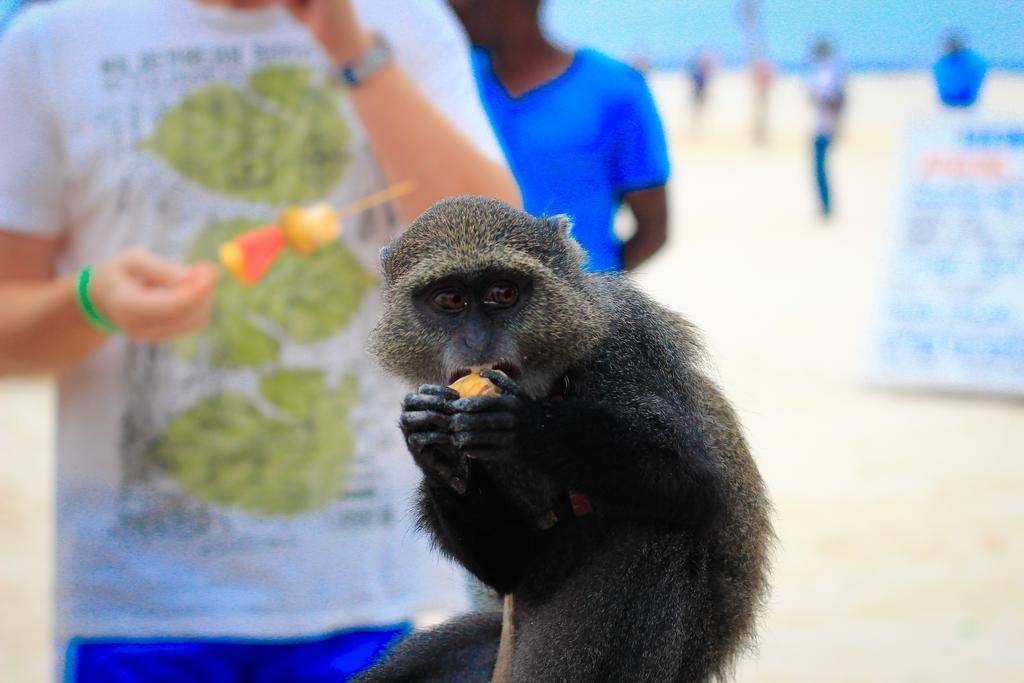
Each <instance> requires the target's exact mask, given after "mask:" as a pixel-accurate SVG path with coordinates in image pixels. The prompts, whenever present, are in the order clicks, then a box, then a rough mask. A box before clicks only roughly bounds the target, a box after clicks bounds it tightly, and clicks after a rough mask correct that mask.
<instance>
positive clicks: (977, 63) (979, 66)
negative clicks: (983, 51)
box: [934, 50, 988, 107]
mask: <svg viewBox="0 0 1024 683" xmlns="http://www.w3.org/2000/svg"><path fill="white" fill-rule="evenodd" d="M987 68H988V65H987V64H986V63H985V60H984V59H982V58H981V57H980V56H978V54H977V53H976V52H973V51H971V50H957V51H956V52H950V53H949V54H947V55H945V56H944V57H942V58H941V59H939V61H937V62H935V67H934V72H935V85H936V86H938V89H939V99H941V100H942V103H943V104H945V105H947V106H950V107H969V106H971V105H972V104H974V102H975V100H977V99H978V93H979V92H980V91H981V84H982V82H984V80H985V71H986V69H987Z"/></svg>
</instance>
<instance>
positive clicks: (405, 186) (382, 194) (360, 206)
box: [337, 180, 416, 220]
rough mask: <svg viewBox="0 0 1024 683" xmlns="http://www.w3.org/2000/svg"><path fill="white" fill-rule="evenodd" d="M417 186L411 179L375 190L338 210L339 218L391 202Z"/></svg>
mask: <svg viewBox="0 0 1024 683" xmlns="http://www.w3.org/2000/svg"><path fill="white" fill-rule="evenodd" d="M415 187H416V183H414V182H413V181H411V180H405V181H403V182H400V183H395V184H394V185H392V186H391V187H386V188H384V189H383V190H380V191H379V192H374V193H373V194H370V195H367V196H365V197H363V198H362V199H357V200H356V201H354V202H352V203H351V204H346V205H345V206H343V207H341V208H340V209H338V212H337V213H338V219H339V220H340V219H343V218H348V217H349V216H354V215H356V214H357V213H361V212H363V211H366V210H367V209H372V208H373V207H375V206H379V205H381V204H384V203H386V202H390V201H391V200H392V199H398V198H399V197H401V196H404V195H407V194H409V193H410V192H412V191H413V188H415Z"/></svg>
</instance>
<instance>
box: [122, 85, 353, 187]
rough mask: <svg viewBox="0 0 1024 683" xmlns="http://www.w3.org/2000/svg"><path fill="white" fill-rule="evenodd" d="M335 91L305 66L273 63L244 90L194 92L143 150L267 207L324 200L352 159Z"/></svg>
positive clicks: (189, 174)
mask: <svg viewBox="0 0 1024 683" xmlns="http://www.w3.org/2000/svg"><path fill="white" fill-rule="evenodd" d="M336 97H337V96H336V94H334V92H333V91H332V90H330V89H329V88H327V87H326V86H323V85H315V84H313V82H312V78H311V73H310V71H309V69H307V68H304V67H298V66H272V67H268V68H266V69H262V70H260V71H256V72H253V73H252V74H250V75H249V88H248V89H246V90H238V89H236V88H235V87H233V86H231V85H228V84H224V83H220V84H214V85H208V86H204V87H202V88H199V89H197V90H194V91H192V92H191V93H190V94H189V95H188V96H187V97H186V98H185V99H184V100H182V101H181V102H179V103H178V104H177V105H175V106H174V107H172V108H171V109H169V110H168V111H167V112H166V113H165V114H164V115H163V116H162V117H161V119H160V121H159V123H158V125H157V127H156V130H155V131H154V132H153V134H152V136H151V137H149V138H148V139H146V140H144V141H143V142H142V143H141V146H142V148H143V149H148V150H151V151H153V152H155V153H156V154H158V155H159V156H160V157H161V158H162V159H163V160H164V161H165V162H167V163H168V164H169V165H170V166H171V167H173V168H174V169H175V170H177V171H178V172H179V173H181V174H182V175H184V176H185V177H187V178H188V179H190V180H192V181H194V182H196V183H199V184H200V185H202V186H204V187H206V188H208V189H210V190H213V191H215V192H223V193H224V194H227V195H231V196H233V197H239V198H242V199H246V200H250V201H259V202H266V203H269V204H278V205H279V204H284V203H289V202H294V203H303V202H308V201H311V200H313V199H317V198H319V197H322V196H323V195H325V194H326V193H327V191H328V190H330V188H332V187H333V186H334V185H335V184H336V183H337V182H338V180H340V178H341V176H342V174H343V173H344V171H345V168H346V167H347V166H348V163H349V151H348V145H349V143H350V140H351V137H352V136H351V131H350V130H349V127H348V125H347V124H346V122H345V121H344V119H343V118H342V117H341V116H340V114H339V113H338V108H337V104H336Z"/></svg>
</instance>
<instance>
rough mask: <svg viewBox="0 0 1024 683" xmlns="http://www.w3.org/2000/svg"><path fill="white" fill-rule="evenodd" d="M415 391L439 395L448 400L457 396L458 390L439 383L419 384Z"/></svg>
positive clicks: (452, 399)
mask: <svg viewBox="0 0 1024 683" xmlns="http://www.w3.org/2000/svg"><path fill="white" fill-rule="evenodd" d="M417 391H418V392H419V393H421V394H430V395H432V396H440V397H441V398H446V399H448V400H449V401H454V400H456V399H457V398H459V392H457V391H455V390H454V389H452V388H451V387H445V386H441V385H440V384H421V385H420V388H419V389H418V390H417Z"/></svg>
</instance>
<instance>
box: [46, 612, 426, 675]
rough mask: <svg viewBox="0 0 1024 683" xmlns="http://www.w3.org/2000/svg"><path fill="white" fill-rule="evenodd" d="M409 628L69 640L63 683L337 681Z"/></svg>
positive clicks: (371, 659) (370, 661)
mask: <svg viewBox="0 0 1024 683" xmlns="http://www.w3.org/2000/svg"><path fill="white" fill-rule="evenodd" d="M411 631H412V627H411V625H409V624H398V625H395V626H387V627H382V628H375V629H358V630H350V631H341V632H338V633H335V634H332V635H330V636H326V637H323V638H308V639H302V640H271V641H265V640H215V639H206V640H163V639H135V640H112V639H75V640H73V641H72V642H71V645H70V646H69V648H68V656H67V676H66V678H65V681H67V683H328V682H330V683H339V682H341V681H347V680H349V679H350V678H352V677H353V676H355V675H356V674H357V673H359V672H360V671H363V670H364V669H366V668H368V667H369V666H370V665H371V664H373V663H374V662H375V661H376V660H377V658H378V657H379V656H380V655H382V654H383V653H384V652H385V651H386V650H387V649H388V647H390V646H391V645H393V644H394V643H395V642H397V641H398V640H400V639H402V638H403V637H404V636H406V635H408V634H409V633H410V632H411Z"/></svg>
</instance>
